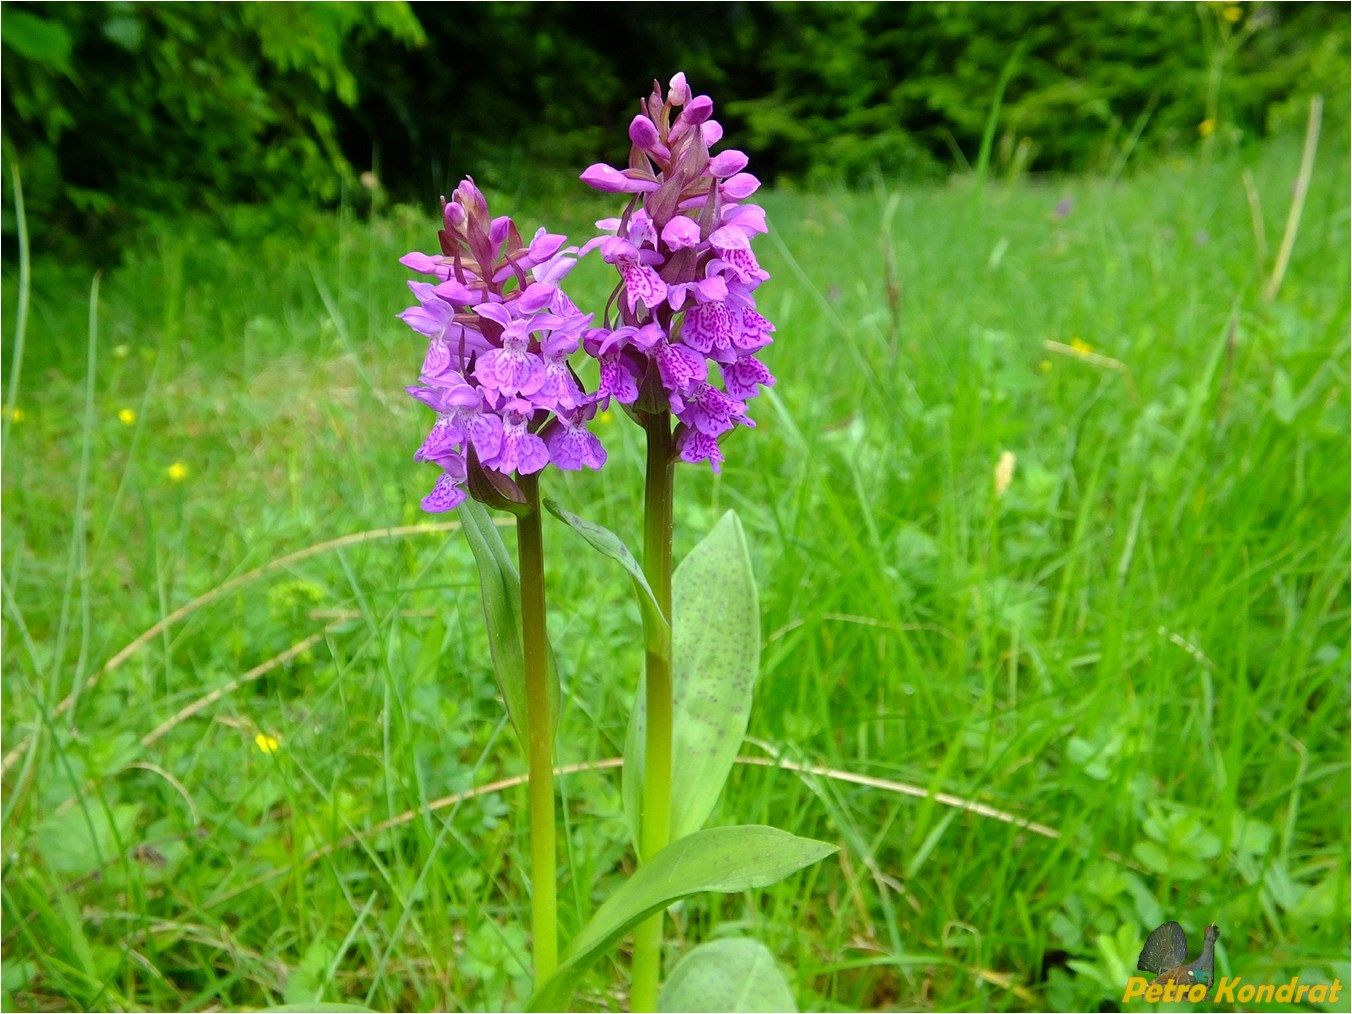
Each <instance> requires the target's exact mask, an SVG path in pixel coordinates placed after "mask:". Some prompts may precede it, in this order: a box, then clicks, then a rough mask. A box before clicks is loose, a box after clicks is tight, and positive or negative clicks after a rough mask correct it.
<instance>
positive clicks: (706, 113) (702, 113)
mask: <svg viewBox="0 0 1352 1014" xmlns="http://www.w3.org/2000/svg"><path fill="white" fill-rule="evenodd" d="M713 114H714V100H713V99H711V98H709V96H707V95H696V96H695V97H694V98H693V99H691V100H690V104H689V105H687V106H686V107H685V108H684V109H683V110H681V119H682V120H684V121H685V122H686V123H689V124H691V125H692V126H693V125H694V124H696V123H703V122H704V121H705V120H707V119H708V118H709V117H710V116H712V115H713Z"/></svg>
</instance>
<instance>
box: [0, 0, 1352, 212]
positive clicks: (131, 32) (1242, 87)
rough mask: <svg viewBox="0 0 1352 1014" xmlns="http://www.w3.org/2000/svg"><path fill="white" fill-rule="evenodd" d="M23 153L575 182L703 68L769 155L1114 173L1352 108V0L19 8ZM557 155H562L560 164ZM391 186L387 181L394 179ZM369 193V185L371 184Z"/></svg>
mask: <svg viewBox="0 0 1352 1014" xmlns="http://www.w3.org/2000/svg"><path fill="white" fill-rule="evenodd" d="M3 12H4V14H3V48H4V60H3V80H4V108H3V113H4V150H5V157H6V160H7V161H10V162H15V163H17V164H18V165H19V166H20V168H21V170H22V172H23V174H24V181H25V186H26V192H27V193H28V194H29V198H30V200H29V204H30V210H31V211H32V212H33V213H34V215H35V217H37V218H38V219H39V220H40V221H41V222H42V223H43V224H44V225H45V226H46V227H47V228H48V229H61V230H64V231H67V232H69V231H71V230H72V228H73V227H75V228H77V230H78V227H81V226H83V228H84V231H85V232H86V233H88V232H90V231H93V230H94V229H95V227H97V230H98V231H106V230H107V229H108V228H109V227H116V226H117V225H119V224H121V223H124V222H130V221H136V220H138V219H143V218H145V217H147V216H152V215H171V216H172V215H174V214H177V213H180V212H181V211H183V210H184V209H189V208H201V207H207V208H210V207H212V206H214V205H219V204H222V203H232V202H239V201H258V200H272V201H276V200H278V199H282V200H285V199H288V198H291V199H298V200H302V201H306V202H309V203H311V204H316V205H322V204H325V203H329V202H332V201H333V200H334V199H335V198H336V196H337V195H338V194H339V192H340V188H341V187H342V186H343V184H344V182H345V181H348V180H353V179H355V176H356V173H357V171H360V170H366V169H374V170H375V171H376V175H377V176H378V177H379V179H380V181H381V183H382V184H383V186H384V188H385V190H386V192H388V193H389V194H391V195H392V196H394V197H396V198H415V199H421V200H425V199H429V198H430V197H433V196H435V195H436V194H437V193H440V192H443V191H445V190H446V189H447V188H448V187H450V186H452V185H453V184H454V182H455V180H456V179H457V178H458V177H459V176H460V175H462V174H464V173H471V174H474V175H475V176H476V177H478V178H480V180H481V181H482V182H484V183H486V184H489V185H491V186H494V187H496V188H498V189H503V188H510V187H513V186H530V187H531V188H532V189H535V190H539V189H540V188H541V187H550V186H553V187H557V188H560V189H562V188H564V187H571V186H572V185H573V181H574V180H575V178H576V174H577V172H578V171H579V170H580V169H581V168H582V167H584V166H585V165H586V164H588V163H589V162H592V161H595V160H600V159H608V160H612V161H614V160H619V159H621V158H623V153H624V151H625V148H626V141H625V132H624V128H625V124H626V123H627V121H628V119H629V117H630V116H631V115H632V114H633V112H634V111H635V110H636V108H637V107H636V103H637V99H638V97H639V96H640V95H641V94H643V93H644V92H645V91H646V89H647V87H648V84H649V82H650V81H651V80H652V79H653V78H654V77H657V78H660V79H662V80H664V81H665V80H666V79H667V78H668V77H669V76H670V75H671V74H672V73H673V72H674V71H675V70H677V69H684V70H685V71H686V72H687V74H688V75H689V76H690V79H691V81H692V83H694V85H695V86H696V88H697V89H698V90H701V91H706V92H708V93H709V94H711V95H713V96H714V98H715V99H716V100H717V102H718V104H719V110H720V111H719V116H720V118H721V119H722V120H723V121H724V123H725V125H726V126H727V127H728V130H729V134H730V135H731V136H733V137H735V138H737V143H738V144H739V146H741V147H744V148H746V149H748V151H749V152H750V153H751V154H752V156H753V158H754V160H755V161H754V165H755V167H756V171H757V172H758V173H759V174H760V175H762V176H763V177H765V178H768V179H779V180H784V181H802V182H804V183H805V184H807V185H819V184H821V183H834V182H842V183H846V184H859V183H864V182H867V181H869V180H871V179H874V178H883V179H887V180H894V179H898V178H915V177H923V176H930V175H937V174H940V173H942V172H944V171H946V169H947V168H949V167H952V166H954V165H958V166H961V165H962V164H963V163H975V162H976V161H977V159H978V154H979V152H981V150H982V149H983V139H985V138H986V129H987V124H988V121H989V120H990V115H991V110H992V105H993V103H994V100H995V97H996V96H997V94H999V93H1000V84H1001V82H1002V81H1004V82H1005V84H1006V87H1005V89H1004V91H1003V96H1002V103H1001V105H1000V109H999V116H998V118H997V119H996V120H995V121H994V123H995V127H994V130H993V131H992V132H991V134H990V137H989V142H988V143H987V145H986V151H987V159H986V162H987V164H989V165H990V166H991V167H993V168H994V169H996V170H1000V171H1021V170H1030V169H1031V170H1091V171H1095V170H1098V171H1102V170H1106V169H1108V168H1109V167H1111V166H1114V165H1116V164H1119V163H1120V161H1121V160H1122V159H1123V158H1124V157H1125V155H1126V153H1127V152H1128V151H1131V152H1133V153H1134V156H1133V157H1136V158H1140V157H1142V156H1144V155H1147V154H1149V153H1151V152H1168V151H1174V150H1179V149H1181V148H1185V147H1188V146H1191V145H1194V144H1196V143H1197V142H1198V140H1199V139H1200V138H1201V137H1204V136H1207V135H1213V134H1214V138H1215V140H1214V141H1212V142H1211V143H1213V144H1215V143H1224V144H1232V143H1236V142H1238V141H1241V140H1244V139H1246V138H1252V137H1256V136H1259V135H1261V134H1262V133H1264V132H1266V131H1268V130H1270V129H1275V128H1279V127H1281V126H1283V125H1284V124H1286V123H1291V122H1296V123H1299V122H1300V121H1301V120H1302V118H1303V115H1304V104H1305V102H1306V100H1307V98H1308V96H1309V95H1310V94H1312V93H1314V92H1322V93H1324V95H1325V96H1326V98H1327V99H1328V100H1329V102H1328V107H1327V109H1328V112H1327V116H1328V118H1329V119H1330V120H1331V121H1334V122H1338V123H1341V124H1342V125H1343V127H1344V129H1345V126H1346V121H1347V101H1346V97H1347V93H1348V5H1347V4H1346V3H1292V4H1273V3H1266V2H1260V3H1230V2H1220V3H1202V4H1183V3H1140V4H1119V3H1080V4H1064V3H1027V4H979V3H924V4H911V3H875V2H864V3H821V4H796V3H768V4H760V3H741V2H732V3H684V4H681V5H679V6H672V5H669V4H661V5H659V4H654V3H631V4H609V3H605V4H600V3H595V4H594V3H558V4H514V3H513V4H507V3H504V4H495V3H458V4H432V3H428V4H414V5H412V6H411V7H410V6H408V5H405V4H402V3H393V4H356V3H298V4H274V3H255V4H173V3H157V4H130V3H109V4H86V3H78V4H46V3H10V4H7V5H5V6H4V8H3ZM541 170H543V171H541ZM367 183H368V184H371V185H374V184H373V180H372V178H371V177H367ZM355 192H356V193H361V191H360V190H356V191H355Z"/></svg>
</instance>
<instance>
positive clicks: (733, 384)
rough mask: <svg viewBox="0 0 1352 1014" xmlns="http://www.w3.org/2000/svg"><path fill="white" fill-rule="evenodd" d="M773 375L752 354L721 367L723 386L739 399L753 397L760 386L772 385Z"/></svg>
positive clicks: (773, 382) (743, 399) (731, 395)
mask: <svg viewBox="0 0 1352 1014" xmlns="http://www.w3.org/2000/svg"><path fill="white" fill-rule="evenodd" d="M774 386H775V375H774V374H773V373H771V372H770V370H769V368H768V367H767V366H766V365H765V364H764V363H762V362H761V361H760V360H759V359H756V358H755V357H754V356H743V357H742V358H741V359H738V360H737V361H736V362H733V363H729V364H726V365H724V367H723V387H724V389H725V390H726V391H727V392H728V395H729V396H730V397H733V398H736V399H738V400H739V401H745V400H746V399H747V398H754V397H755V396H756V395H757V394H759V393H760V392H759V388H760V387H774Z"/></svg>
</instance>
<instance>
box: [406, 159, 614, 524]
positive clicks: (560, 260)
mask: <svg viewBox="0 0 1352 1014" xmlns="http://www.w3.org/2000/svg"><path fill="white" fill-rule="evenodd" d="M444 217H445V222H444V226H445V227H444V228H443V229H442V230H441V231H440V232H439V233H438V236H439V237H440V240H441V253H440V254H437V255H428V254H424V253H410V254H408V255H407V256H405V257H403V258H401V261H400V263H402V264H404V265H405V266H406V267H409V268H412V269H413V270H414V271H418V272H421V273H422V274H425V275H431V276H433V277H434V278H436V279H437V281H436V283H435V284H434V283H431V282H409V288H410V289H412V290H413V295H414V296H415V297H417V300H418V304H417V305H416V306H411V307H409V308H408V309H407V310H405V311H404V312H403V313H402V314H400V317H401V318H402V319H403V321H404V322H405V323H406V324H408V325H409V327H411V328H413V330H414V331H417V332H418V333H419V334H421V335H423V336H425V337H426V338H427V355H426V357H425V358H424V360H423V366H422V372H421V376H420V378H419V380H420V383H419V384H418V385H417V386H414V387H410V388H408V389H407V390H408V392H409V394H411V395H413V397H415V398H417V399H418V400H419V401H421V402H423V403H424V404H426V405H427V406H429V407H430V408H432V409H433V410H434V411H435V412H436V413H437V419H436V422H435V423H434V424H433V426H432V430H431V432H430V433H428V435H427V439H426V440H424V441H423V444H422V446H421V447H419V448H418V451H417V453H416V454H415V455H414V457H415V459H416V460H418V461H429V462H433V463H434V464H436V465H438V466H440V468H441V470H442V473H441V477H440V478H439V479H438V480H437V482H436V485H435V486H434V487H433V488H432V491H431V492H430V493H429V494H428V495H427V496H426V497H424V498H423V501H422V506H423V509H424V510H426V511H429V512H432V513H440V512H442V511H448V510H451V509H453V508H454V507H457V506H458V505H459V504H461V503H462V502H464V500H465V497H466V496H467V491H466V486H467V485H468V486H469V487H470V488H471V489H474V488H480V489H491V490H496V491H498V492H499V493H504V494H505V495H507V496H508V498H511V494H510V491H511V490H512V488H513V484H512V479H511V476H512V473H514V472H515V473H518V474H521V475H530V474H532V473H535V472H538V471H540V470H541V469H542V468H544V467H545V466H546V465H547V464H550V463H551V462H552V463H553V464H555V465H557V466H558V467H559V468H564V469H578V468H600V467H601V465H602V464H603V463H604V462H605V460H606V452H605V449H604V448H602V446H601V443H600V441H599V440H597V439H596V437H595V435H594V434H592V433H591V432H590V431H589V430H588V429H587V423H588V421H589V420H590V419H591V418H592V417H593V416H594V415H595V413H596V404H597V399H596V397H595V395H594V394H588V393H586V392H584V391H583V389H582V385H581V384H580V383H579V382H578V378H577V375H576V374H575V373H574V372H573V369H572V367H571V366H570V365H569V362H568V357H569V356H570V355H572V354H573V353H574V352H576V351H577V350H578V349H579V347H580V346H581V344H582V339H583V336H584V334H585V333H586V332H587V330H588V328H589V326H590V324H591V322H592V314H584V313H582V312H581V311H580V310H579V309H578V308H577V307H576V306H574V305H573V303H572V301H571V300H570V299H569V298H568V296H567V295H565V294H564V292H563V290H562V289H560V288H559V282H560V281H561V280H562V279H563V277H564V276H565V275H566V274H568V272H569V271H570V270H571V269H572V267H573V265H574V264H575V263H576V260H577V250H576V248H571V247H570V248H565V247H564V242H565V237H563V236H558V235H553V234H551V233H547V232H546V231H545V230H544V229H540V230H539V231H538V232H537V233H536V234H535V235H534V236H533V237H532V238H531V241H530V242H529V243H525V242H523V241H522V238H521V235H520V233H519V232H518V231H517V228H516V225H515V224H514V223H513V222H512V220H511V219H510V218H507V217H505V216H504V217H499V218H490V216H489V213H488V204H487V202H486V201H485V200H484V196H483V194H482V193H480V192H479V189H478V188H477V187H476V186H475V185H474V182H473V181H472V180H468V179H467V180H465V181H464V182H463V183H461V184H460V186H459V187H458V188H457V189H456V191H455V195H454V197H453V198H452V199H451V200H450V201H448V202H446V203H445V210H444Z"/></svg>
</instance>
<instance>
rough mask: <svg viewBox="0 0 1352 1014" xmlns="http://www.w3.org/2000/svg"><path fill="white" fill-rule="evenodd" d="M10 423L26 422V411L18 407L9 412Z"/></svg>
mask: <svg viewBox="0 0 1352 1014" xmlns="http://www.w3.org/2000/svg"><path fill="white" fill-rule="evenodd" d="M9 421H10V422H16V423H21V422H23V421H24V411H23V409H21V408H20V407H19V406H18V405H15V406H14V407H13V408H12V409H10V410H9Z"/></svg>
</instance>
